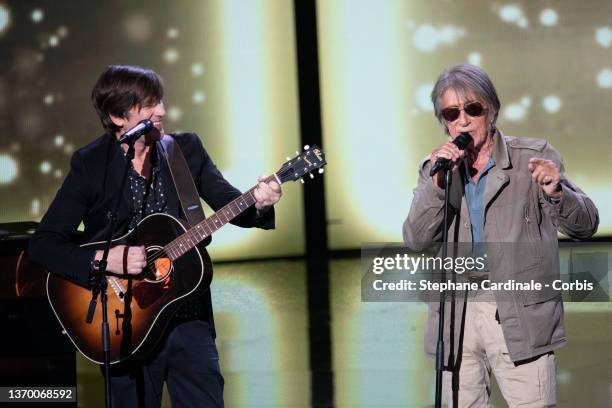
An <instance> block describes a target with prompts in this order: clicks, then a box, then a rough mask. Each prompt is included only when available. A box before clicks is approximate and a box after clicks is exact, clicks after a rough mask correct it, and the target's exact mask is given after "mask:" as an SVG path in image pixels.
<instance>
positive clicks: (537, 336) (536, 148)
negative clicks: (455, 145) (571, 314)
mask: <svg viewBox="0 0 612 408" xmlns="http://www.w3.org/2000/svg"><path fill="white" fill-rule="evenodd" d="M492 155H493V159H494V160H495V166H494V167H493V168H492V169H491V170H490V171H489V173H488V175H487V179H486V185H485V193H484V204H485V222H484V237H485V241H486V242H487V243H504V244H501V245H499V246H498V251H497V252H498V253H497V255H495V254H493V255H492V256H491V257H490V259H489V268H490V275H491V280H492V281H507V280H508V279H514V278H517V279H518V280H528V279H532V278H533V279H535V280H538V279H545V278H546V277H550V276H554V275H555V274H556V275H558V273H559V257H558V244H557V230H559V231H561V232H562V233H563V234H565V235H567V236H568V237H570V238H573V239H577V240H578V239H584V238H588V237H590V236H591V235H593V234H594V233H595V231H596V230H597V226H598V224H599V216H598V213H597V208H595V205H594V204H593V202H592V201H591V200H590V199H589V198H588V197H587V196H586V194H584V192H582V190H580V189H579V188H578V187H576V186H575V185H574V184H572V183H571V182H570V181H569V180H568V179H567V178H566V176H565V171H564V167H563V163H562V159H561V156H560V155H559V153H558V152H557V150H555V149H554V148H553V147H552V146H551V145H550V144H549V143H548V142H546V141H545V140H542V139H533V138H517V137H512V136H504V135H503V134H501V132H498V133H497V134H496V135H495V140H494V147H493V153H492ZM532 157H539V158H546V159H549V160H552V161H553V162H555V163H556V165H557V166H558V168H559V169H560V171H561V177H562V181H561V185H562V189H563V198H562V199H561V201H560V202H559V203H556V204H554V203H552V202H550V201H549V200H548V199H547V198H546V196H545V195H544V193H543V191H542V190H541V188H540V187H539V186H538V185H536V184H535V183H534V182H533V181H532V179H531V173H530V171H529V169H528V167H527V164H528V162H529V159H530V158H532ZM430 167H431V162H430V160H429V158H426V159H425V160H424V161H423V163H422V164H421V166H420V170H419V180H418V185H417V187H416V188H415V190H414V197H413V200H412V205H411V208H410V212H409V214H408V218H407V219H406V221H405V222H404V226H403V234H404V241H405V243H406V244H407V246H408V247H410V248H411V249H413V250H415V251H418V250H420V249H422V248H424V247H425V246H426V245H428V244H430V243H431V242H436V241H441V239H442V221H443V215H444V214H443V212H444V211H443V203H444V191H443V190H442V189H440V188H439V187H438V186H436V185H434V183H433V182H432V180H431V177H429V169H430ZM460 173H461V171H456V172H455V173H454V174H453V182H452V188H451V193H450V204H451V207H452V217H451V220H452V224H451V226H450V229H449V234H448V236H449V241H451V242H468V243H469V242H471V241H472V231H471V223H470V219H469V212H468V206H467V203H466V199H465V194H464V189H463V181H462V174H460ZM507 243H520V244H518V245H517V246H519V247H520V250H518V251H517V250H516V249H515V248H514V246H513V245H509V244H507ZM525 244H526V245H525ZM489 250H490V248H488V251H489ZM493 252H495V251H493ZM504 299H505V300H504V301H500V298H499V296H498V295H497V293H496V300H497V306H498V312H499V318H500V322H501V325H502V329H503V332H504V338H505V340H506V345H507V346H508V351H509V354H510V357H511V358H512V360H513V361H520V360H524V359H528V358H530V357H534V356H537V355H539V354H542V353H545V352H548V351H550V350H553V349H556V348H558V347H561V346H562V345H564V344H565V343H566V341H567V340H566V337H565V329H564V326H563V303H562V301H561V299H560V295H559V293H558V292H555V291H553V290H542V291H533V292H526V293H521V292H517V293H515V294H513V295H512V296H511V300H510V301H508V297H507V296H506V297H505V298H504ZM455 306H456V311H455V316H456V321H455V325H454V326H455V327H456V328H459V327H461V326H460V324H461V316H462V314H463V306H464V303H463V301H461V302H459V301H458V302H457V303H456V305H455ZM438 308H439V306H438V304H434V303H430V304H429V312H428V318H427V323H426V331H425V350H426V352H427V354H429V355H431V356H434V355H435V350H436V341H437V332H438ZM450 314H451V313H450V305H449V304H447V307H446V313H445V317H446V319H445V320H446V327H445V337H446V338H445V344H446V347H445V351H446V353H445V362H448V356H449V349H450V347H449V346H448V345H449V344H454V355H455V356H456V355H457V345H458V343H459V332H460V330H455V333H454V341H453V342H452V343H451V342H450ZM449 363H450V362H449Z"/></svg>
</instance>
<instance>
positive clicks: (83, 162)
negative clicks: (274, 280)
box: [29, 133, 274, 287]
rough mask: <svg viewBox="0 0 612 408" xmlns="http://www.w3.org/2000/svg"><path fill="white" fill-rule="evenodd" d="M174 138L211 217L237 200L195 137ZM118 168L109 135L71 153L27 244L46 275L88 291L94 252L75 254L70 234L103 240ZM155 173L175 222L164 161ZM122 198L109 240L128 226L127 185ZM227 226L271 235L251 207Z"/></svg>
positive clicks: (175, 204)
mask: <svg viewBox="0 0 612 408" xmlns="http://www.w3.org/2000/svg"><path fill="white" fill-rule="evenodd" d="M174 137H175V140H176V142H177V143H178V145H179V146H180V148H181V151H182V152H183V154H184V156H185V159H186V160H187V164H188V166H189V170H190V171H191V175H192V176H193V180H194V182H195V185H196V187H197V189H198V193H199V194H200V197H202V198H203V199H204V201H206V203H207V204H208V205H209V206H210V207H211V208H213V209H214V210H215V211H216V210H218V209H219V208H221V207H223V206H224V205H225V204H227V203H228V202H230V201H231V200H233V199H234V198H236V197H238V196H239V195H240V194H241V193H240V191H239V190H237V189H236V188H234V187H233V186H232V185H231V184H230V183H229V182H228V181H227V180H225V179H224V178H223V175H222V174H221V172H219V170H218V169H217V167H216V166H215V164H214V163H213V161H212V160H211V158H210V156H209V155H208V153H207V152H206V150H205V149H204V146H202V142H201V141H200V139H199V137H198V136H197V135H196V134H195V133H182V134H176V135H174ZM158 143H159V142H158ZM158 148H159V147H158ZM124 165H125V157H124V155H123V151H122V150H121V148H120V147H119V145H118V144H117V143H116V140H115V137H114V136H113V135H110V134H105V135H103V136H101V137H99V138H98V139H96V140H94V141H93V142H91V143H90V144H88V145H87V146H85V147H83V148H81V149H79V150H77V151H76V152H75V153H74V155H73V156H72V160H71V163H70V172H69V173H68V175H67V176H66V179H65V180H64V183H63V184H62V186H61V188H60V189H59V191H58V192H57V195H56V197H55V199H54V200H53V202H52V203H51V206H50V207H49V209H48V210H47V213H46V214H45V216H44V217H43V219H42V221H41V223H40V225H39V227H38V229H37V231H36V233H35V234H34V235H33V237H32V239H31V240H30V246H29V255H30V257H31V259H33V260H34V261H36V262H38V263H40V264H41V265H43V266H44V267H46V268H47V269H48V270H49V272H51V273H55V274H58V275H60V276H62V277H64V278H66V279H69V280H71V281H73V282H75V283H77V284H79V285H82V286H85V287H88V286H89V282H88V281H89V272H90V270H91V261H92V260H93V258H94V255H95V250H94V249H91V248H80V247H79V245H78V243H77V242H76V241H75V239H74V234H75V233H76V232H77V228H78V227H79V225H80V223H81V222H83V224H84V226H85V230H84V233H83V236H82V239H81V242H95V241H102V240H103V239H104V237H105V233H104V230H105V226H106V225H107V213H108V212H109V211H111V210H112V207H113V205H114V203H115V197H116V195H117V194H118V190H119V187H120V185H121V177H122V176H123V169H124ZM160 173H161V176H162V180H163V184H164V191H165V193H166V196H167V212H168V213H169V214H171V215H174V216H178V217H181V215H182V214H181V210H180V203H179V200H178V195H177V193H176V190H175V188H174V184H173V182H172V177H171V176H170V171H169V169H168V164H167V162H166V161H165V160H164V159H162V160H161V172H160ZM122 195H123V197H122V199H121V203H120V205H119V211H118V214H117V228H116V232H115V234H114V237H115V238H117V237H119V236H121V235H124V234H125V233H126V232H127V230H128V226H129V223H130V220H131V215H132V211H133V203H132V193H131V190H130V184H129V183H126V185H125V188H124V190H123V194H122ZM232 223H233V224H235V225H238V226H241V227H259V228H263V229H271V228H274V210H273V209H272V210H271V211H268V212H266V213H265V214H264V215H262V216H260V217H258V216H257V213H256V210H255V207H251V208H249V209H248V210H247V211H245V212H244V213H243V214H241V215H240V216H239V217H237V218H236V219H234V220H233V221H232Z"/></svg>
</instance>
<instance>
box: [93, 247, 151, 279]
mask: <svg viewBox="0 0 612 408" xmlns="http://www.w3.org/2000/svg"><path fill="white" fill-rule="evenodd" d="M102 253H103V251H100V250H99V251H96V256H95V258H94V259H95V260H100V259H102ZM146 265H147V254H146V251H145V247H144V246H139V247H137V246H130V247H128V246H126V245H117V246H114V247H112V248H111V249H110V251H109V253H108V262H107V266H106V270H107V271H108V272H113V273H117V274H120V275H123V274H126V273H127V274H128V275H140V274H141V273H142V270H143V268H144V267H145V266H146Z"/></svg>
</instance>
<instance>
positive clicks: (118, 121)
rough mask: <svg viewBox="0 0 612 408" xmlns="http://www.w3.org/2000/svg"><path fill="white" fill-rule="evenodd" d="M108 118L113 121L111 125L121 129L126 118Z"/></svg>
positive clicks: (112, 116)
mask: <svg viewBox="0 0 612 408" xmlns="http://www.w3.org/2000/svg"><path fill="white" fill-rule="evenodd" d="M108 116H109V117H110V119H111V120H112V121H113V123H114V124H115V125H116V126H118V127H120V128H122V127H123V125H124V124H125V122H126V121H127V119H126V118H121V117H119V116H114V115H108Z"/></svg>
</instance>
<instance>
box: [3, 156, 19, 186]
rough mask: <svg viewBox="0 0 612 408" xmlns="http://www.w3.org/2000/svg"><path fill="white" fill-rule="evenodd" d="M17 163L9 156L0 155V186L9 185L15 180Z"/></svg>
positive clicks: (17, 169)
mask: <svg viewBox="0 0 612 408" xmlns="http://www.w3.org/2000/svg"><path fill="white" fill-rule="evenodd" d="M18 174H19V168H18V166H17V161H16V160H15V159H14V158H13V156H11V155H10V154H6V153H2V154H0V185H6V184H10V183H12V182H13V181H15V179H16V178H17V175H18Z"/></svg>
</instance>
